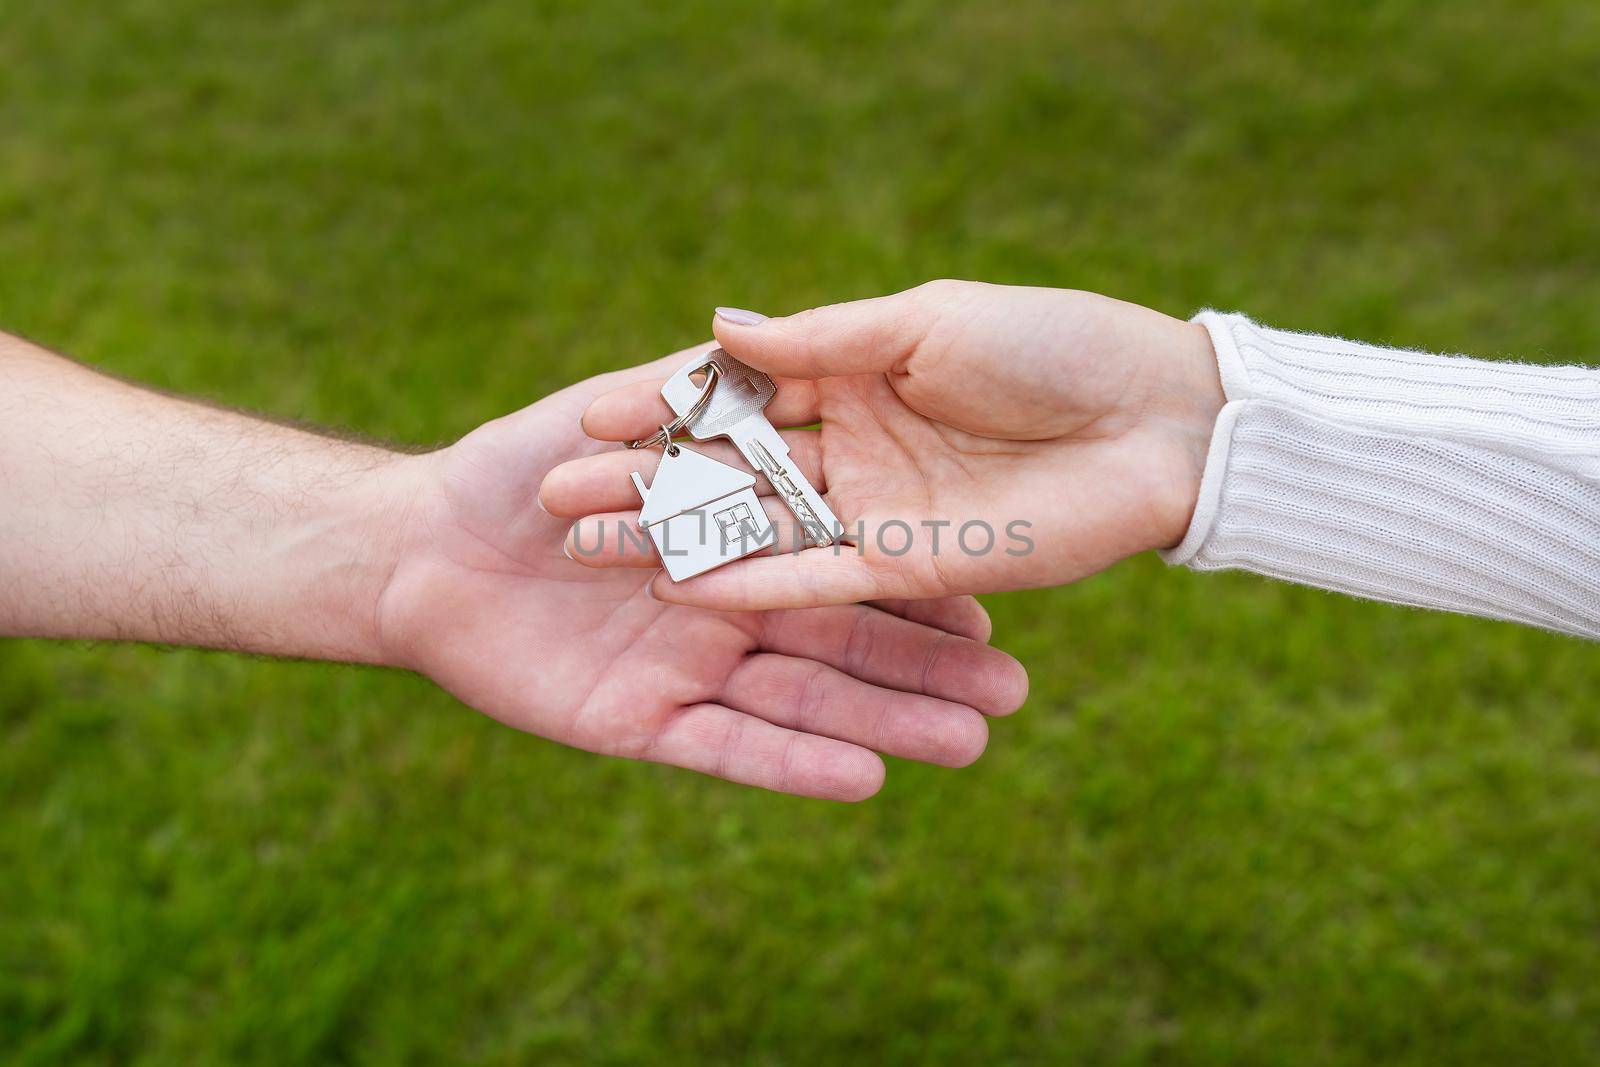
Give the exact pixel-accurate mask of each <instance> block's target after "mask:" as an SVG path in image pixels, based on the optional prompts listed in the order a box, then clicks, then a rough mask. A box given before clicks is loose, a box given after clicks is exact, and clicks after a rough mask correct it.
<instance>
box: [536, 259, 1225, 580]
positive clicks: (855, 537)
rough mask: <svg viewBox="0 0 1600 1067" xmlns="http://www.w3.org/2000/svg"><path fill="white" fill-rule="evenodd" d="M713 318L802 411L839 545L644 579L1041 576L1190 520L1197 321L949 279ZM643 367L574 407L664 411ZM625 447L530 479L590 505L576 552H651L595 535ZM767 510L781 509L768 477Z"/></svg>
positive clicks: (1203, 355)
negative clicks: (756, 316) (746, 316)
mask: <svg viewBox="0 0 1600 1067" xmlns="http://www.w3.org/2000/svg"><path fill="white" fill-rule="evenodd" d="M716 328H717V336H718V340H719V341H720V342H721V343H722V345H723V346H724V347H725V348H727V349H728V351H729V352H731V353H732V354H733V355H735V356H737V357H738V358H740V359H743V360H745V361H746V362H748V363H750V364H752V365H754V366H757V367H760V368H762V369H765V370H768V371H769V372H771V373H773V374H774V376H775V378H776V379H777V381H778V395H777V397H776V398H775V399H774V400H773V403H772V405H771V406H770V407H769V409H768V414H769V418H771V419H772V421H773V422H774V424H776V425H781V426H804V425H807V424H810V423H817V422H820V428H818V429H815V430H810V429H800V430H788V431H786V432H785V437H786V438H788V440H789V441H790V445H791V450H792V454H793V456H794V459H795V461H796V463H797V464H798V465H799V466H800V468H801V469H802V471H803V472H804V473H805V474H806V475H807V477H808V478H810V479H811V480H812V481H813V482H814V483H815V484H817V486H818V488H819V489H822V490H823V491H824V492H825V494H826V496H827V498H828V501H829V503H830V505H831V506H832V507H833V509H834V511H835V512H836V513H837V514H838V515H839V517H840V519H841V521H842V522H843V523H844V524H845V530H846V537H847V539H849V540H851V541H852V542H854V545H855V547H854V548H846V549H832V548H829V549H812V550H808V551H805V552H801V553H798V554H796V553H793V552H787V551H780V552H776V553H774V554H773V555H771V556H770V557H768V558H764V559H754V560H747V561H742V562H740V563H736V564H734V565H732V566H729V567H725V568H722V569H721V570H718V571H714V572H712V573H710V574H706V575H703V576H701V577H698V578H696V579H693V580H691V581H688V582H684V583H679V584H677V585H673V584H671V583H668V582H666V581H665V579H658V581H657V585H656V590H657V595H659V596H661V597H663V598H668V599H672V600H674V601H678V602H682V603H695V604H704V605H716V606H720V607H770V606H774V605H805V604H824V603H842V602H847V601H852V600H861V599H867V598H871V597H881V596H897V597H927V596H943V595H949V594H952V593H964V592H975V591H984V590H998V589H1009V588H1018V587H1023V586H1036V585H1045V584H1055V583H1059V582H1065V581H1071V580H1073V579H1076V578H1079V577H1083V576H1084V575H1087V574H1091V573H1093V572H1095V571H1097V570H1100V569H1101V568H1103V567H1105V566H1108V565H1109V564H1111V563H1113V562H1115V561H1116V560H1118V559H1121V558H1123V557H1125V556H1128V555H1131V554H1133V553H1135V552H1139V551H1142V550H1145V549H1150V548H1157V547H1162V546H1164V545H1168V544H1171V543H1174V542H1175V541H1177V540H1178V539H1179V537H1180V536H1181V534H1182V531H1183V528H1184V526H1185V525H1186V523H1187V521H1188V515H1189V510H1190V509H1191V508H1192V506H1193V495H1194V490H1195V487H1196V485H1197V483H1198V479H1199V473H1200V470H1201V469H1202V467H1203V464H1204V456H1205V447H1206V443H1207V440H1208V438H1209V433H1210V422H1209V419H1210V418H1212V417H1214V412H1209V413H1208V409H1207V404H1208V403H1210V396H1209V392H1208V389H1210V388H1211V387H1210V386H1209V380H1208V376H1209V379H1214V378H1215V371H1214V369H1212V365H1211V356H1210V348H1209V343H1208V342H1207V341H1206V340H1205V339H1204V337H1203V334H1201V333H1200V332H1198V328H1196V327H1191V326H1189V325H1188V324H1185V323H1181V322H1178V321H1177V320H1174V319H1170V318H1168V317H1167V316H1165V315H1160V314H1158V313H1156V312H1153V311H1149V310H1147V309H1145V308H1140V307H1137V306H1135V305H1131V304H1125V303H1122V302H1120V301H1116V300H1111V299H1108V298H1106V297H1101V296H1097V295H1095V294H1092V293H1082V292H1073V291H1066V290H1052V289H1025V288H1015V287H1006V286H991V285H979V284H975V283H955V282H949V283H930V284H929V285H926V286H922V287H919V288H918V289H915V290H911V291H909V292H906V293H901V294H898V295H897V296H893V297H884V298H880V299H877V300H864V301H858V302H855V303H851V304H842V305H834V306H832V307H827V308H820V309H817V310H815V311H809V312H803V313H801V314H799V315H795V316H790V317H789V318H786V319H773V320H767V321H765V322H761V323H759V324H755V325H748V326H745V325H738V324H735V323H732V322H728V321H725V320H722V319H719V320H718V321H717V323H716ZM669 369H672V368H670V367H669ZM659 386H660V382H659V380H656V381H646V382H639V383H632V384H630V385H628V386H625V387H623V388H620V389H618V390H616V391H614V392H612V393H610V394H608V395H607V396H603V397H601V398H600V399H598V400H597V401H595V403H594V404H593V405H592V406H591V407H590V409H589V411H588V412H587V413H586V415H585V427H586V428H587V429H588V430H589V432H590V433H592V434H594V435H596V436H597V437H601V438H605V439H610V440H617V439H622V438H626V437H630V436H642V435H643V434H644V433H646V432H648V429H649V428H650V427H652V426H654V425H656V424H658V423H659V422H660V421H662V417H663V416H662V411H663V405H662V402H661V400H660V398H659V395H657V393H656V392H655V390H658V389H659ZM1218 402H1219V403H1220V398H1219V399H1218ZM696 447H706V446H696ZM713 449H714V454H715V452H720V451H723V450H722V449H716V448H715V446H713ZM630 463H631V464H635V465H638V464H641V463H642V464H644V465H646V466H647V465H648V463H649V458H643V459H641V458H633V459H629V458H627V457H624V456H597V457H590V458H586V459H583V460H580V461H578V462H574V463H571V464H568V465H565V466H563V467H562V468H559V469H557V470H556V471H554V472H552V474H551V476H550V478H549V480H548V481H547V482H546V485H545V489H544V498H545V499H546V500H547V501H549V502H551V503H552V505H553V510H558V511H559V512H560V513H561V514H567V515H583V516H588V517H587V518H585V519H584V520H583V522H581V523H580V524H579V525H578V527H577V528H576V529H575V530H574V534H573V544H574V546H575V548H577V549H582V550H583V551H578V552H575V555H578V556H579V557H580V558H581V559H583V560H584V562H587V563H589V564H591V565H592V566H596V567H602V568H604V567H616V566H619V565H629V564H632V565H635V566H638V565H645V564H648V563H650V562H651V560H650V559H649V557H648V554H647V553H642V552H640V551H639V550H638V549H637V548H636V547H635V546H634V545H632V544H630V543H628V542H626V541H619V540H618V539H617V538H616V537H614V536H613V537H612V538H611V540H610V542H609V544H607V543H602V542H600V541H599V540H598V539H597V535H598V534H599V531H600V530H602V529H604V528H608V527H611V526H615V525H616V524H617V523H619V522H621V521H624V519H625V516H626V514H627V513H626V511H625V510H624V509H627V508H629V507H631V506H634V502H632V501H629V500H628V499H627V492H628V488H627V486H628V483H627V481H626V477H625V474H626V469H627V467H628V465H629V464H630ZM768 510H769V514H771V515H773V516H774V518H775V519H776V520H777V521H779V522H780V523H782V522H790V521H792V520H791V518H790V516H789V515H788V514H787V512H786V511H785V510H784V509H783V506H782V505H781V504H780V503H778V502H777V501H776V500H775V499H774V500H773V501H772V503H771V504H770V506H769V509H768ZM792 545H793V542H792V539H790V538H781V539H780V545H779V548H780V549H787V548H790V547H792Z"/></svg>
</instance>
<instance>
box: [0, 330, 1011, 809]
mask: <svg viewBox="0 0 1600 1067" xmlns="http://www.w3.org/2000/svg"><path fill="white" fill-rule="evenodd" d="M665 373H666V369H665V362H663V363H661V364H657V365H656V366H654V367H650V368H642V369H641V370H639V371H634V372H629V373H627V374H622V375H612V376H609V377H607V378H602V379H596V380H594V381H592V382H588V383H584V384H583V385H580V386H577V387H574V388H572V389H569V390H566V391H565V392H562V393H558V394H556V395H555V396H552V397H550V398H548V399H546V400H545V401H543V402H541V403H538V404H535V405H534V406H532V407H530V408H527V409H525V410H523V411H521V412H518V413H516V414H514V415H510V416H507V417H506V418H503V419H500V420H498V421H496V422H492V423H489V424H488V425H486V426H484V427H481V428H480V429H478V430H477V431H475V432H474V433H472V434H470V435H468V436H467V437H466V438H464V439H463V440H461V441H460V442H458V443H457V444H455V445H453V446H451V447H449V448H447V449H443V450H441V451H439V452H435V453H432V454H428V455H416V456H412V455H403V454H398V453H395V452H392V451H389V450H387V449H383V448H378V447H374V446H372V445H367V444H361V443H356V442H350V441H344V440H338V439H334V438H329V437H324V436H320V435H317V434H313V433H307V432H305V431H303V430H300V429H296V428H293V427H288V426H282V425H278V424H275V423H271V422H266V421H263V420H260V419H255V418H251V417H249V416H246V415H243V414H240V413H238V412H233V411H226V410H221V409H217V408H212V407H207V406H204V405H200V404H195V403H192V402H189V401H184V400H180V399H177V398H173V397H167V396H162V395H159V394H156V393H152V392H148V391H146V390H142V389H137V388H134V387H132V386H129V385H127V384H125V383H122V382H118V381H115V380H113V379H110V378H107V377H105V376H103V375H99V374H96V373H94V372H92V371H90V370H88V369H86V368H84V367H81V366H78V365H76V364H73V363H71V362H69V361H67V360H64V359H61V358H59V357H57V356H53V355H51V354H50V353H47V352H45V351H43V350H41V349H39V348H36V347H34V346H32V345H29V344H26V343H25V342H22V341H18V340H16V339H13V338H6V337H4V336H3V335H0V634H13V635H30V636H44V637H87V638H110V639H127V640H144V641H161V642H167V643H175V644H193V645H202V646H208V647H213V648H228V649H241V650H248V651H253V652H262V653H267V654H276V655H292V656H304V657H309V658H320V659H336V660H351V661H359V662H367V663H379V664H388V665H393V666H401V667H407V668H410V669H414V670H418V671H421V672H423V673H425V674H427V675H429V676H430V677H432V678H433V679H435V680H436V681H438V682H439V683H440V684H441V685H443V686H444V687H445V688H447V689H449V690H450V691H451V692H452V693H454V694H456V695H457V696H459V697H460V698H461V699H462V700H464V701H466V702H467V703H469V704H471V705H473V706H474V707H477V708H480V709H482V710H484V711H486V712H488V713H489V714H491V715H493V716H494V717H496V718H498V719H500V720H501V721H503V722H506V723H508V724H510V725H512V726H515V727H517V728H519V729H523V730H528V731H530V732H533V733H537V734H540V735H542V736H545V737H549V738H552V739H554V740H557V741H562V742H565V743H568V744H572V745H577V746H580V747H582V748H587V749H591V750H594V751H597V752H604V753H610V754H613V755H622V756H631V757H636V758H642V759H652V760H657V761H660V762H663V763H672V764H677V765H679V766H684V767H691V768H694V769H696V770H701V771H705V772H706V773H709V774H716V775H720V776H722V777H724V778H729V779H732V780H734V781H739V782H747V783H751V784H755V785H761V786H765V787H767V788H771V789H779V790H785V791H788V792H793V793H800V794H806V795H811V796H824V797H833V798H838V799H859V798H861V797H865V796H868V795H870V794H871V793H872V792H874V791H875V790H876V789H877V788H878V786H879V784H880V783H881V781H882V779H883V773H884V772H883V764H882V761H881V760H880V759H879V758H878V756H877V755H876V753H877V752H885V753H890V754H894V755H900V756H905V757H908V758H911V759H920V760H926V761H929V762H933V763H940V764H946V765H959V764H964V763H968V762H970V761H971V760H973V759H975V758H976V757H977V756H978V754H979V753H980V752H981V751H982V750H983V747H984V744H985V741H986V739H987V736H988V735H987V726H986V723H985V719H984V714H985V713H987V714H1003V713H1005V712H1008V711H1011V710H1013V709H1014V708H1016V707H1017V706H1018V705H1019V704H1020V703H1021V702H1022V698H1023V695H1024V692H1025V689H1026V684H1027V681H1026V677H1025V676H1024V675H1023V673H1022V670H1021V667H1020V666H1019V665H1018V664H1017V663H1016V661H1015V660H1013V659H1011V658H1010V657H1009V656H1006V655H1005V654H1004V653H1001V652H998V651H996V650H994V649H992V648H989V647H988V646H987V645H986V644H985V643H984V642H985V641H986V639H987V637H988V630H989V624H988V617H987V616H986V615H985V614H984V612H983V609H982V608H981V607H979V606H978V604H977V603H976V602H974V601H972V600H971V599H969V598H949V599H944V600H936V601H931V602H924V603H918V604H904V603H901V604H885V605H883V606H881V607H867V606H848V607H834V608H824V609H817V610H811V611H776V612H770V613H766V614H753V615H733V614H723V613H720V612H714V611H708V610H703V609H697V608H688V607H680V606H675V605H670V604H665V603H662V602H659V601H656V600H652V599H651V598H650V597H649V596H648V594H647V592H646V583H647V579H648V577H649V575H648V574H647V573H645V572H643V571H640V570H634V571H602V570H585V569H583V568H581V567H578V566H575V565H574V564H572V563H571V562H570V561H568V560H567V559H566V558H565V557H564V556H563V555H562V539H563V537H564V535H565V533H566V525H567V524H566V523H565V522H563V521H560V520H557V519H555V518H552V517H551V516H550V515H547V514H545V513H544V512H543V511H541V510H540V509H539V507H538V504H537V502H536V494H537V490H538V487H539V484H540V482H541V481H542V480H543V478H544V477H545V475H546V473H547V472H548V471H549V469H550V468H551V467H552V466H554V465H555V464H556V463H558V462H561V461H563V460H572V459H576V458H578V457H581V456H584V455H592V454H594V453H597V452H599V451H601V450H602V449H605V448H606V446H602V445H599V444H596V443H595V442H594V441H592V440H590V439H588V438H587V437H585V436H584V434H583V432H582V431H581V429H580V428H579V417H580V415H581V414H582V412H583V410H584V408H585V407H586V406H587V405H588V403H589V402H590V401H591V400H592V399H593V398H594V397H596V396H598V395H600V394H601V393H603V392H605V391H606V390H607V388H609V387H619V386H625V385H626V384H628V383H629V382H630V381H633V380H637V379H639V378H641V377H660V376H662V375H664V374H665Z"/></svg>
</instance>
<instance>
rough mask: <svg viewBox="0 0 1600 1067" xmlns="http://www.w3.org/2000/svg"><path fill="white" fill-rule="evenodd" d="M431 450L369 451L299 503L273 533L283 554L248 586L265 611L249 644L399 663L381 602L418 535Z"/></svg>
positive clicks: (311, 655)
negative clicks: (350, 471) (347, 473)
mask: <svg viewBox="0 0 1600 1067" xmlns="http://www.w3.org/2000/svg"><path fill="white" fill-rule="evenodd" d="M429 458H430V457H428V456H426V455H408V454H404V453H393V452H384V451H380V450H377V449H371V450H367V454H366V455H363V456H362V457H361V460H362V462H361V467H360V470H359V473H355V474H354V475H353V476H352V477H348V478H342V479H335V480H330V481H329V482H327V483H325V484H324V485H322V486H320V487H319V488H318V489H316V490H315V491H314V494H312V495H310V498H309V499H304V500H302V501H300V502H297V504H298V506H297V507H295V509H294V511H295V514H294V517H293V519H292V522H291V523H290V524H289V526H288V527H287V528H284V529H281V530H280V531H279V532H278V533H277V534H275V535H274V538H273V540H274V541H276V542H277V544H278V546H279V548H278V550H277V551H276V552H274V553H272V554H271V555H272V556H275V557H276V559H275V560H273V559H270V558H269V560H268V561H266V562H267V565H266V566H264V567H263V568H262V572H261V573H260V575H259V576H258V582H259V585H258V587H257V589H256V591H255V592H253V593H247V594H246V599H247V601H253V602H254V603H255V604H257V605H258V606H259V609H258V610H260V611H261V612H262V618H261V619H260V620H259V625H258V626H257V627H255V628H254V634H255V635H257V637H256V640H259V641H260V642H261V645H262V647H258V648H255V649H250V650H252V651H260V652H266V653H270V654H276V655H289V656H300V657H305V658H310V659H322V660H333V661H338V662H348V663H370V664H375V665H381V666H389V665H392V657H391V656H390V655H389V652H388V649H387V647H386V642H385V635H384V633H383V628H382V624H381V620H382V615H381V607H382V603H383V598H384V593H385V591H386V590H387V588H388V587H389V584H390V583H391V581H392V580H393V576H394V573H395V571H396V569H397V568H398V567H399V566H400V564H401V561H402V560H403V559H404V557H405V555H406V552H407V546H408V544H409V543H410V542H411V541H412V540H413V539H414V538H415V536H416V533H415V530H416V523H415V522H414V521H413V515H414V512H415V510H416V507H417V503H418V501H419V500H420V499H421V497H422V494H423V492H424V487H425V486H426V484H427V477H428V474H429V471H430V463H429ZM252 643H254V641H250V640H247V641H245V642H241V644H243V645H245V646H246V647H248V645H249V644H252Z"/></svg>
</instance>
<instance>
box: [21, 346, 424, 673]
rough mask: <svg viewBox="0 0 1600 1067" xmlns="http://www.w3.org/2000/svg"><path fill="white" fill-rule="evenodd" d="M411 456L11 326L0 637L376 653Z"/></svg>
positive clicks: (327, 655) (369, 657) (356, 655)
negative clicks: (72, 357) (49, 343)
mask: <svg viewBox="0 0 1600 1067" xmlns="http://www.w3.org/2000/svg"><path fill="white" fill-rule="evenodd" d="M415 462H416V459H415V457H408V456H404V455H401V454H397V453H394V452H390V451H387V450H385V449H382V448H377V447H373V446H370V445H365V444H357V443H353V442H348V441H341V440H336V439H332V438H328V437H323V436H320V435H317V434H314V433H308V432H305V431H302V430H298V429H294V428H291V427H286V426H281V425H278V424H275V423H271V422H266V421H262V420H259V419H254V418H251V417H249V416H247V415H243V414H240V413H237V412H233V411H224V410H218V409H214V408H211V407H207V406H205V405H202V404H197V403H193V402H190V401H186V400H182V399H177V398H173V397H168V396H163V395H160V394H158V393H153V392H149V391H146V390H142V389H139V388H136V387H134V386H131V385H128V384H125V383H123V382H119V381H116V380H115V379H112V378H108V377H105V376H103V375H100V374H97V373H95V372H94V371H92V370H89V369H87V368H85V367H82V366H79V365H77V364H75V363H72V362H70V361H68V360H65V359H62V358H60V357H58V356H55V355H52V354H50V353H48V352H45V351H43V350H42V349H40V348H38V347H36V346H34V345H30V344H28V343H26V342H24V341H20V340H17V339H15V338H11V337H6V336H4V335H0V633H3V634H7V635H28V636H40V637H77V638H107V639H125V640H141V641H158V642H166V643H174V644H193V645H202V646H207V647H213V648H229V649H240V650H248V651H254V652H265V653H273V654H279V655H290V656H311V657H316V658H322V659H340V660H354V661H363V662H378V661H381V659H382V646H381V635H380V634H379V633H378V632H377V629H376V623H375V621H374V620H375V618H376V604H377V600H378V597H379V596H381V593H382V590H383V587H384V583H385V581H386V580H387V578H388V575H389V573H390V572H391V571H392V569H393V566H394V560H395V557H396V553H397V551H398V541H399V537H400V533H399V531H400V530H402V529H403V528H404V525H405V523H404V521H403V520H404V514H405V511H406V509H407V507H408V503H407V502H408V501H409V500H410V499H411V498H412V494H410V493H409V492H408V489H407V486H408V485H409V484H410V483H411V481H412V469H411V468H412V466H413V465H414V463H415Z"/></svg>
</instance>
